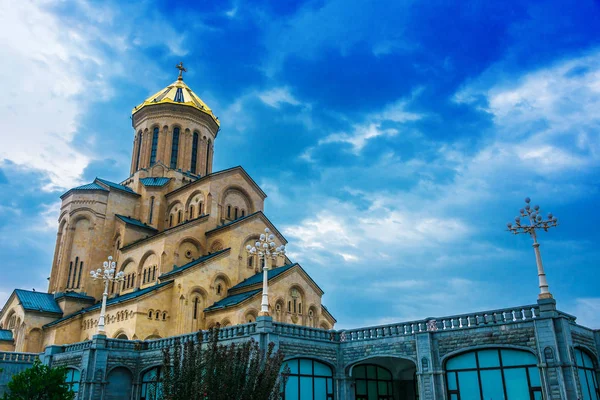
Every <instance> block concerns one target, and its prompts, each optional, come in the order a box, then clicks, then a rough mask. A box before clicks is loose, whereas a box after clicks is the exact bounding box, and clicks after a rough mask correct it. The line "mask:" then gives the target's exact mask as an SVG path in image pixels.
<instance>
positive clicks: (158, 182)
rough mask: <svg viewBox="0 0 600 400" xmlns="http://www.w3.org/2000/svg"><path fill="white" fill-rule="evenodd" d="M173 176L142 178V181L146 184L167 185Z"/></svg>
mask: <svg viewBox="0 0 600 400" xmlns="http://www.w3.org/2000/svg"><path fill="white" fill-rule="evenodd" d="M170 180H171V178H142V179H140V182H142V185H144V186H165V185H166V184H167V183H169V181H170Z"/></svg>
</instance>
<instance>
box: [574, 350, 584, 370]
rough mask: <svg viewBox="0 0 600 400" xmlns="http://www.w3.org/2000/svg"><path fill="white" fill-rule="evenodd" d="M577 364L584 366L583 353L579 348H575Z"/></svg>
mask: <svg viewBox="0 0 600 400" xmlns="http://www.w3.org/2000/svg"><path fill="white" fill-rule="evenodd" d="M575 364H577V365H578V366H580V367H581V366H583V354H582V352H581V350H579V349H575Z"/></svg>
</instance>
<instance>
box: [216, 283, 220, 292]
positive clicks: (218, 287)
mask: <svg viewBox="0 0 600 400" xmlns="http://www.w3.org/2000/svg"><path fill="white" fill-rule="evenodd" d="M217 294H221V284H220V283H219V284H218V285H217Z"/></svg>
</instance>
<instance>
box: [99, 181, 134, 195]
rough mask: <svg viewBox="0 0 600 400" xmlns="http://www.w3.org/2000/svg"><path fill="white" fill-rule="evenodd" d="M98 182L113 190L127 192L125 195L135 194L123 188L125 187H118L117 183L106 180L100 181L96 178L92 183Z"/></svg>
mask: <svg viewBox="0 0 600 400" xmlns="http://www.w3.org/2000/svg"><path fill="white" fill-rule="evenodd" d="M96 181H98V182H100V183H103V184H105V185H106V186H108V187H110V188H113V189H117V190H121V191H123V192H127V193H131V194H137V193H136V192H134V191H133V190H132V189H131V188H129V187H127V186H125V185H120V184H118V183H114V182H111V181H107V180H106V179H100V178H96V180H95V181H94V182H96Z"/></svg>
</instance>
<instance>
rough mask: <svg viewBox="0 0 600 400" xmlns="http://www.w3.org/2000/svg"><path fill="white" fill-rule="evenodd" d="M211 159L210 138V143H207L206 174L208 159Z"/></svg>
mask: <svg viewBox="0 0 600 400" xmlns="http://www.w3.org/2000/svg"><path fill="white" fill-rule="evenodd" d="M209 159H210V139H208V143H207V144H206V174H205V175H208V161H209Z"/></svg>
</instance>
